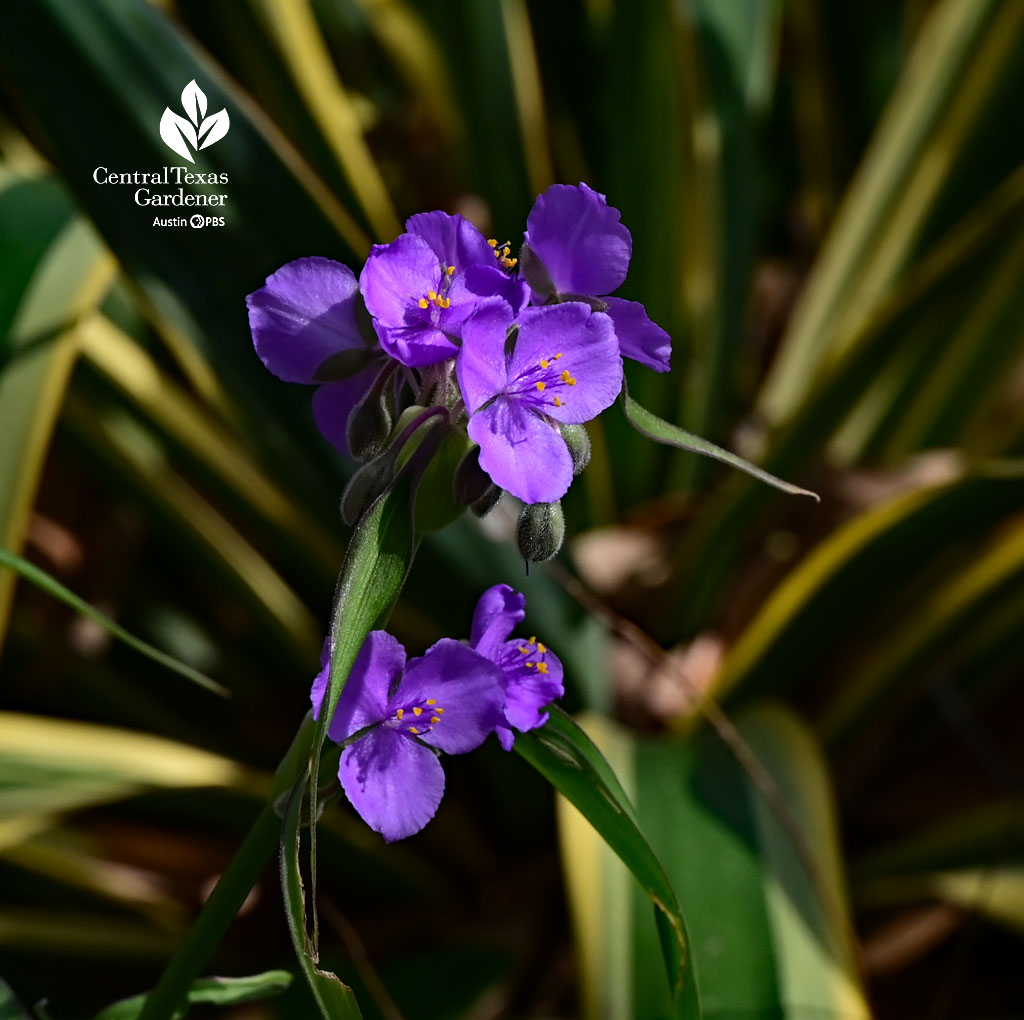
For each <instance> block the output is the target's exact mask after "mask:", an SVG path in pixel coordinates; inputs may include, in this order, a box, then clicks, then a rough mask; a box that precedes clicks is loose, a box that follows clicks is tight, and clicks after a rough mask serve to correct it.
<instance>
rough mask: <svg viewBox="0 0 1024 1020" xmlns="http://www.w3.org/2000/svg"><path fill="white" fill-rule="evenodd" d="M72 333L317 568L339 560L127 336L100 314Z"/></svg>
mask: <svg viewBox="0 0 1024 1020" xmlns="http://www.w3.org/2000/svg"><path fill="white" fill-rule="evenodd" d="M78 336H79V339H80V343H81V350H82V353H83V355H84V356H85V357H86V358H87V359H88V360H89V361H90V362H91V363H92V364H93V365H95V366H96V367H97V368H98V369H99V370H100V371H101V372H102V373H103V374H104V375H105V376H106V377H107V378H108V379H109V380H110V381H111V382H112V383H114V385H115V386H117V387H118V389H120V390H121V391H122V392H123V393H125V394H126V395H127V396H129V397H130V398H131V400H132V401H133V402H134V403H135V404H136V405H137V406H138V407H139V408H140V409H142V410H143V411H144V412H145V413H146V414H147V415H148V416H149V417H150V418H151V419H152V420H153V421H155V422H156V423H157V424H158V425H159V426H160V427H161V428H162V429H164V430H165V431H166V432H167V434H168V435H170V436H171V437H172V438H173V439H174V440H175V441H176V442H178V443H180V444H181V445H182V446H183V447H184V448H185V449H187V450H188V451H189V453H191V454H192V455H193V456H194V457H196V458H197V459H198V460H199V461H201V462H202V463H203V464H204V465H205V466H206V467H207V468H208V469H209V470H210V471H211V473H212V474H214V475H215V476H216V477H217V478H218V479H220V480H221V481H223V482H224V483H225V484H227V485H229V486H230V487H232V488H233V489H234V490H235V492H236V493H237V494H238V495H239V496H240V497H242V498H243V499H244V500H245V502H246V503H248V504H250V505H252V506H253V507H255V508H256V509H257V510H258V511H259V512H260V513H261V514H262V515H263V517H264V518H265V519H266V520H267V521H268V522H270V523H271V524H273V525H274V527H275V528H276V529H277V530H278V531H279V532H280V533H281V534H282V535H284V536H287V537H288V538H289V540H290V541H293V542H295V544H297V545H299V546H300V547H301V548H302V550H303V553H304V554H305V556H306V557H307V559H308V560H309V562H310V563H311V564H315V565H317V566H318V567H320V568H321V569H322V568H323V566H324V565H325V564H327V563H340V562H341V558H342V547H341V544H340V542H338V540H337V539H336V538H335V537H334V536H333V535H331V534H329V533H328V532H326V531H325V530H324V529H323V528H322V527H321V525H320V524H319V522H318V521H316V520H314V519H312V518H311V517H310V516H309V515H308V514H305V513H303V512H302V510H301V508H300V507H298V506H297V505H296V504H295V502H294V500H292V499H290V498H289V497H288V496H287V495H285V493H284V492H282V491H281V489H280V487H279V486H278V485H277V483H276V482H275V481H274V480H273V479H271V478H270V477H269V476H268V475H267V474H266V472H265V471H264V470H263V469H262V468H261V467H260V466H259V465H258V464H257V463H256V462H255V461H254V459H253V458H252V456H251V455H250V454H249V452H248V451H247V450H246V449H245V448H244V447H243V446H242V444H241V443H240V442H239V441H238V440H237V439H236V438H235V437H234V436H233V435H231V434H230V433H229V432H228V431H227V430H226V429H225V428H224V427H223V426H222V425H220V424H219V422H218V421H217V420H216V419H215V418H214V417H213V416H211V415H210V414H208V413H207V412H206V411H205V409H204V408H203V407H202V406H200V405H199V404H198V403H197V402H196V401H195V400H194V399H192V398H191V397H190V396H189V395H188V394H187V393H185V392H184V391H183V390H181V389H180V388H179V387H178V386H177V385H176V384H175V383H174V382H173V381H172V380H171V379H169V378H167V376H166V375H164V374H162V373H161V372H160V370H159V368H158V367H157V365H156V363H155V362H154V361H153V359H152V358H150V357H149V355H148V354H146V352H145V351H144V350H143V349H142V348H141V347H140V346H139V345H138V344H136V343H135V342H134V341H133V340H132V338H131V337H129V336H128V335H127V334H126V333H124V332H122V331H121V330H120V329H118V327H117V326H115V325H114V324H113V323H112V322H111V321H110V320H109V319H107V318H105V317H103V316H95V317H93V318H90V319H88V320H86V321H85V322H83V323H82V325H81V327H80V329H79V332H78Z"/></svg>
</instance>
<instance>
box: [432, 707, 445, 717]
mask: <svg viewBox="0 0 1024 1020" xmlns="http://www.w3.org/2000/svg"><path fill="white" fill-rule="evenodd" d="M434 711H435V712H436V713H437V714H438V715H444V709H443V708H435V709H434Z"/></svg>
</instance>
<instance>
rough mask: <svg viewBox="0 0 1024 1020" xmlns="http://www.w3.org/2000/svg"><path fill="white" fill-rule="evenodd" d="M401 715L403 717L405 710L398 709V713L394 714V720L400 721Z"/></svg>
mask: <svg viewBox="0 0 1024 1020" xmlns="http://www.w3.org/2000/svg"><path fill="white" fill-rule="evenodd" d="M403 715H405V709H404V708H400V709H399V710H398V711H397V712H396V713H395V718H396V719H401V718H402V716H403Z"/></svg>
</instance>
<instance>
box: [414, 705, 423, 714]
mask: <svg viewBox="0 0 1024 1020" xmlns="http://www.w3.org/2000/svg"><path fill="white" fill-rule="evenodd" d="M412 714H413V715H423V709H422V708H420V706H419V705H417V706H416V707H415V708H414V709H413V710H412Z"/></svg>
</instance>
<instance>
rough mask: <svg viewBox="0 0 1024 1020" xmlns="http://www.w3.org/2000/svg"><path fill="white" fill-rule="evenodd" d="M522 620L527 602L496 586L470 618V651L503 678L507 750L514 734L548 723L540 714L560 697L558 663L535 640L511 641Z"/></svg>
mask: <svg viewBox="0 0 1024 1020" xmlns="http://www.w3.org/2000/svg"><path fill="white" fill-rule="evenodd" d="M524 619H526V599H525V598H524V597H523V596H522V595H521V594H520V593H519V592H517V591H514V590H513V589H512V588H510V587H509V586H508V585H507V584H496V585H495V586H494V587H493V588H488V589H487V591H485V592H484V593H483V595H481V596H480V600H479V601H478V602H477V604H476V611H475V612H474V613H473V629H472V631H471V634H470V639H469V647H470V648H475V649H476V650H477V651H478V652H479V653H480V654H481V655H485V656H486V657H487V658H488V659H490V660H491V661H492V662H495V663H497V665H498V666H499V667H500V668H501V671H502V673H503V674H504V678H505V704H504V707H503V709H502V714H503V715H504V722H502V723H499V724H498V726H497V731H498V739H499V740H500V741H501V746H502V747H503V748H505V750H506V751H511V750H512V744H513V742H514V739H515V737H514V735H513V733H512V730H513V729H516V730H519V732H521V733H525V732H526V731H527V730H532V729H536V728H537V727H538V726H543V725H544V723H546V722H547V721H548V713H547V712H545V711H544V709H545V708H547V706H548V705H550V704H551V702H552V701H554V700H555V699H556V698H560V697H561V696H562V695H563V694H564V693H565V688H564V687H563V685H562V664H561V662H559V660H558V658H557V657H556V656H555V655H554V654H553V653H552V652H551V651H550V650H549V649H548V647H547V646H546V645H545V644H544V643H543V642H541V641H538V640H537V638H536V636H533V637H529V638H526V639H525V640H524V639H522V638H519V639H515V638H510V635H511V634H512V631H513V630H515V628H516V627H517V626H518V625H519V624H520V623H522V622H523V620H524Z"/></svg>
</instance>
